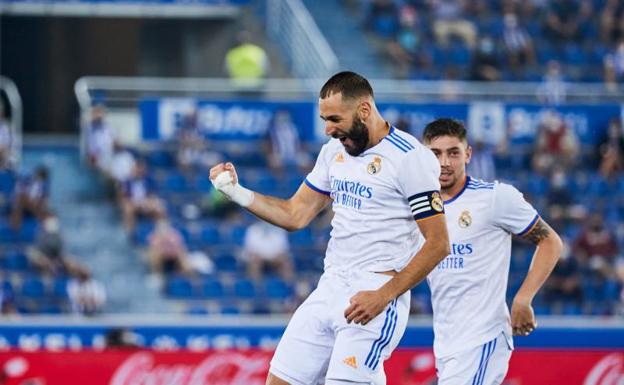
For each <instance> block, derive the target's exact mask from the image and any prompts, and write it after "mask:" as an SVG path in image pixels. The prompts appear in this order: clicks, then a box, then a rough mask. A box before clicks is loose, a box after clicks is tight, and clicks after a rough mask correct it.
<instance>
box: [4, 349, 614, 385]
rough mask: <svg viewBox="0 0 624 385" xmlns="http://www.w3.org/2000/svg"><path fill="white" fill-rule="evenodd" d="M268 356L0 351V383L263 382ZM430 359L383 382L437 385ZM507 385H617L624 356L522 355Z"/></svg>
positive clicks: (404, 352)
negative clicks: (0, 372) (0, 371)
mask: <svg viewBox="0 0 624 385" xmlns="http://www.w3.org/2000/svg"><path fill="white" fill-rule="evenodd" d="M272 354H273V353H272V352H270V351H264V350H260V349H250V350H244V351H242V350H210V351H207V352H201V353H200V352H190V351H188V350H184V351H175V352H155V351H149V350H127V351H124V350H118V351H105V352H96V351H79V352H69V351H63V352H46V351H38V352H23V351H18V350H15V351H11V352H2V353H0V367H1V368H2V369H3V372H2V376H1V377H0V384H2V385H85V384H89V385H263V384H264V382H265V378H266V372H267V370H268V366H269V362H270V360H271V356H272ZM434 362H435V361H434V358H433V354H432V353H431V352H430V351H428V350H426V349H401V350H398V351H396V352H395V353H394V354H393V355H392V358H391V359H390V360H389V361H388V362H386V365H385V367H386V374H387V377H388V385H432V384H435V368H434ZM505 384H506V385H559V384H561V385H575V384H578V385H622V384H624V351H616V352H614V351H589V350H583V351H575V350H521V351H516V352H515V353H514V355H513V357H512V360H511V364H510V367H509V373H508V375H507V379H506V381H505Z"/></svg>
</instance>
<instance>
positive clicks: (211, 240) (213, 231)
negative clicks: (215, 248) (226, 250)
mask: <svg viewBox="0 0 624 385" xmlns="http://www.w3.org/2000/svg"><path fill="white" fill-rule="evenodd" d="M200 239H201V242H202V243H203V244H205V245H217V244H219V242H220V235H219V229H218V228H217V227H216V226H211V225H204V228H203V229H202V230H201V238H200Z"/></svg>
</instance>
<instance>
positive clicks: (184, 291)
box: [165, 276, 193, 299]
mask: <svg viewBox="0 0 624 385" xmlns="http://www.w3.org/2000/svg"><path fill="white" fill-rule="evenodd" d="M165 292H166V293H167V295H169V296H171V297H175V298H180V299H186V298H192V297H193V285H192V284H191V282H190V281H189V280H188V279H187V278H184V277H175V276H174V277H170V278H169V279H168V280H167V284H166V287H165Z"/></svg>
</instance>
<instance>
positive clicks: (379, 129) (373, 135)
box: [367, 117, 391, 149]
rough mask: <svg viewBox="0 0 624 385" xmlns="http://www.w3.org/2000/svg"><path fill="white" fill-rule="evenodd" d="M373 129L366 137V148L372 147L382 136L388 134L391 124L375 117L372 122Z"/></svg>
mask: <svg viewBox="0 0 624 385" xmlns="http://www.w3.org/2000/svg"><path fill="white" fill-rule="evenodd" d="M372 126H373V129H372V130H371V131H370V134H369V137H368V148H367V149H369V148H371V147H374V146H376V145H378V144H379V142H381V141H382V140H383V138H384V137H385V136H386V135H388V133H389V132H390V129H391V126H390V123H388V122H386V121H385V120H383V119H382V118H381V117H379V118H378V119H375V122H374V123H373V124H372Z"/></svg>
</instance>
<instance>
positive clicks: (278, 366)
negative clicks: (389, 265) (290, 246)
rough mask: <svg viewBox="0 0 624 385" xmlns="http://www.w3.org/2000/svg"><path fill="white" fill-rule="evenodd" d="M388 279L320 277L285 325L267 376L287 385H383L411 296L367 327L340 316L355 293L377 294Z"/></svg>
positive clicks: (369, 275)
mask: <svg viewBox="0 0 624 385" xmlns="http://www.w3.org/2000/svg"><path fill="white" fill-rule="evenodd" d="M391 278H392V277H390V276H388V275H384V274H378V273H371V272H362V271H358V272H345V273H340V274H338V273H335V272H326V273H325V274H323V276H322V277H321V279H320V281H319V284H318V287H317V288H316V290H314V291H313V292H312V294H310V296H309V297H308V298H307V299H306V300H305V302H303V303H302V304H301V306H299V308H298V309H297V311H296V312H295V314H294V315H293V316H292V318H291V320H290V322H289V323H288V327H287V328H286V331H285V332H284V335H283V336H282V339H281V341H280V343H279V345H278V346H277V349H276V351H275V355H274V356H273V360H272V361H271V373H272V374H273V375H275V376H277V377H279V378H281V379H282V380H284V381H287V382H289V383H290V384H291V385H316V384H319V383H325V385H332V384H342V383H345V382H348V383H353V384H374V385H383V384H385V383H386V376H385V373H384V370H383V362H384V361H385V360H386V359H387V358H388V357H389V356H390V353H391V352H392V351H393V350H394V348H395V347H396V346H397V344H398V343H399V340H400V339H401V337H402V336H403V333H404V332H405V327H406V326H407V318H408V315H409V301H410V292H409V291H407V292H406V293H404V294H403V295H401V296H400V297H399V298H397V299H395V300H394V301H392V302H391V303H390V304H389V305H388V306H387V307H386V309H385V310H384V311H383V312H382V313H381V314H379V315H378V316H377V317H375V318H374V319H373V320H371V321H370V322H369V323H368V324H367V325H366V326H362V325H356V324H354V323H351V324H347V322H346V319H345V317H344V311H345V309H346V308H347V307H348V306H349V300H350V299H351V297H352V296H353V295H355V294H356V293H357V292H359V291H362V290H376V289H378V288H379V287H381V286H383V285H384V284H385V283H386V282H387V281H389V280H390V279H391Z"/></svg>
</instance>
